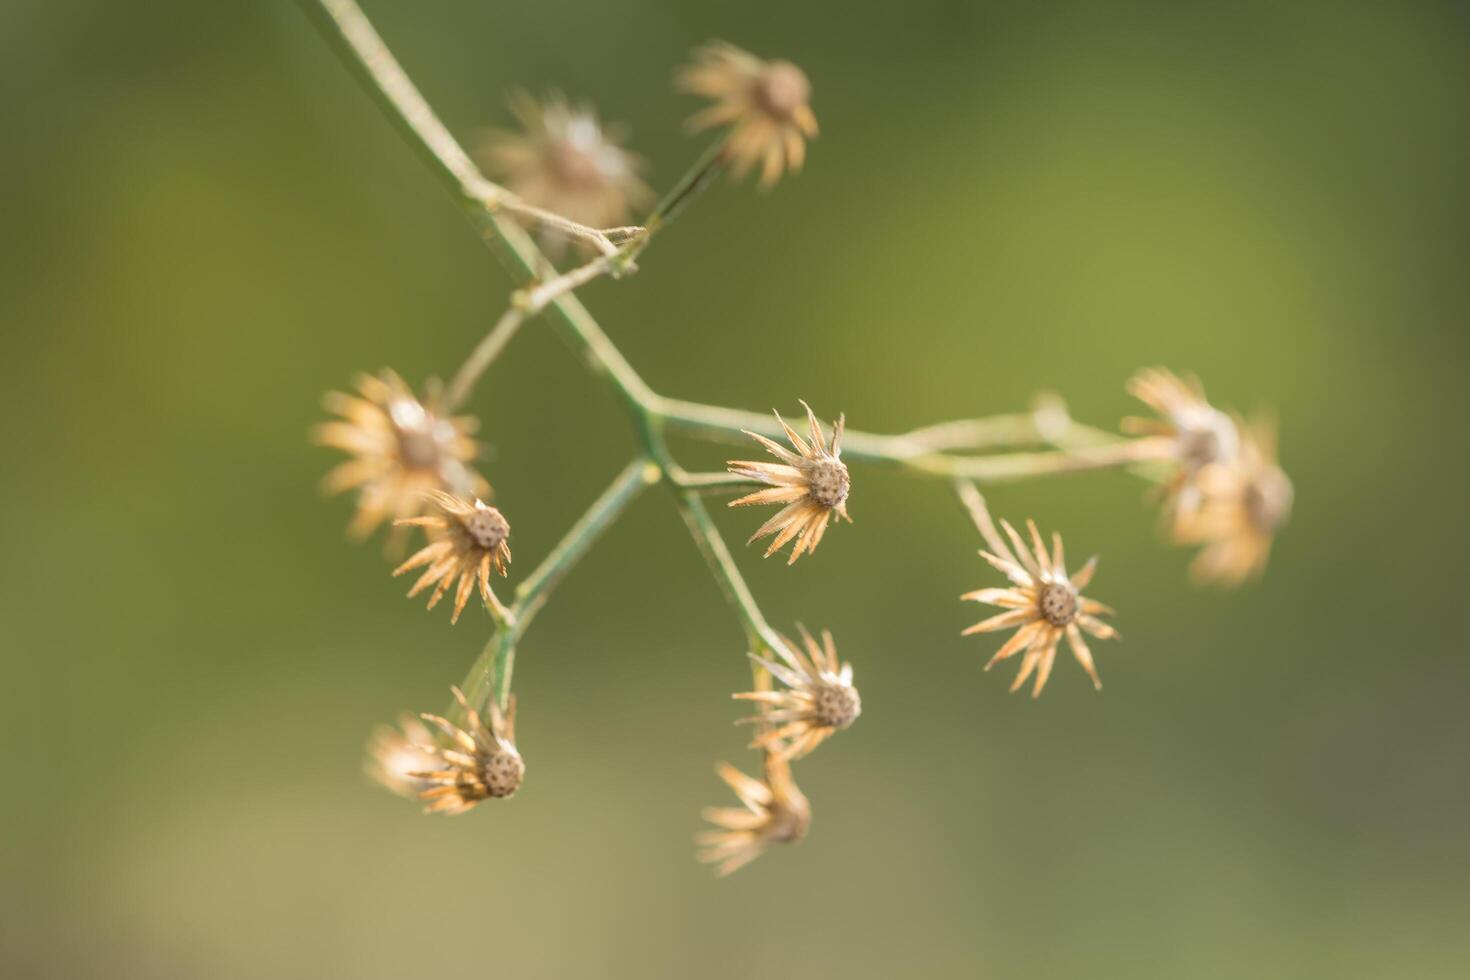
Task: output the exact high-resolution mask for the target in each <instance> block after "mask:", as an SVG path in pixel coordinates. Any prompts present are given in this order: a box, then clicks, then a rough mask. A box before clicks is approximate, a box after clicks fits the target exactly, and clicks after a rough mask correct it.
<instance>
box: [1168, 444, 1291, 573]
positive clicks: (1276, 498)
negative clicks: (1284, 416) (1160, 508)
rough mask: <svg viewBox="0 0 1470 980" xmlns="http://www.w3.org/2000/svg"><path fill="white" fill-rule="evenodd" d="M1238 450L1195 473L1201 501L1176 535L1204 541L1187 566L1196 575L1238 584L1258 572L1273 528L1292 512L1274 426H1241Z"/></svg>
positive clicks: (1192, 541) (1188, 540)
mask: <svg viewBox="0 0 1470 980" xmlns="http://www.w3.org/2000/svg"><path fill="white" fill-rule="evenodd" d="M1243 432H1244V438H1243V439H1242V440H1241V447H1240V453H1239V455H1238V456H1237V457H1236V458H1235V459H1234V460H1233V461H1232V462H1230V463H1228V464H1224V463H1222V464H1216V465H1213V466H1209V467H1206V468H1205V469H1204V470H1202V471H1201V473H1200V478H1199V482H1200V488H1201V493H1202V501H1201V504H1200V506H1199V508H1198V510H1197V511H1196V513H1195V514H1194V515H1193V516H1192V517H1191V519H1190V520H1188V521H1185V522H1183V523H1182V524H1181V526H1180V529H1179V534H1178V537H1179V540H1180V541H1182V542H1183V543H1185V544H1199V545H1203V547H1202V548H1201V549H1200V553H1199V555H1198V556H1197V557H1196V558H1195V560H1194V563H1193V564H1192V565H1191V566H1190V572H1191V573H1192V574H1193V575H1194V577H1195V579H1196V580H1197V581H1201V582H1217V583H1219V584H1222V585H1239V584H1240V583H1241V582H1243V581H1245V580H1246V579H1248V578H1251V577H1253V576H1256V575H1259V574H1260V573H1261V572H1262V571H1263V570H1264V569H1265V567H1266V561H1267V559H1268V558H1269V557H1270V555H1271V543H1272V541H1273V540H1274V539H1275V536H1276V532H1277V531H1279V530H1280V529H1281V528H1282V526H1284V525H1285V524H1286V521H1287V519H1288V518H1290V516H1291V505H1292V497H1293V495H1294V494H1293V490H1292V486H1291V480H1290V479H1289V478H1288V477H1287V475H1286V473H1284V472H1283V471H1282V469H1281V467H1280V466H1279V465H1277V462H1276V426H1275V424H1274V423H1273V422H1270V421H1267V420H1264V419H1263V420H1260V421H1258V422H1256V423H1255V424H1254V425H1252V426H1249V427H1243Z"/></svg>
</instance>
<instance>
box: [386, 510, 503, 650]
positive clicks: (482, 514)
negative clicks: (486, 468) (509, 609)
mask: <svg viewBox="0 0 1470 980" xmlns="http://www.w3.org/2000/svg"><path fill="white" fill-rule="evenodd" d="M430 499H432V500H433V502H434V504H435V506H436V507H437V508H438V510H439V513H437V514H430V515H427V516H424V517H408V518H405V519H403V520H401V521H399V522H398V523H399V524H405V525H416V526H418V527H422V528H423V529H424V533H425V534H426V535H427V536H428V538H429V543H428V544H427V545H425V546H424V547H422V548H420V549H419V550H418V551H417V552H415V553H414V554H413V556H412V557H410V558H409V559H408V561H406V562H404V563H403V564H402V565H399V566H398V567H397V568H395V569H394V570H393V574H394V575H402V574H403V573H404V572H407V571H409V570H411V569H415V568H422V567H423V566H425V565H427V566H428V568H426V569H425V570H424V572H423V574H422V575H420V576H419V578H418V581H417V582H415V583H414V584H413V588H411V589H409V590H408V594H409V596H410V597H412V596H416V595H418V594H419V593H420V592H422V591H423V590H424V589H427V588H428V587H429V586H431V585H433V586H434V591H433V593H432V594H430V596H429V605H428V608H430V609H433V608H434V606H435V605H436V604H438V602H439V600H440V599H442V598H443V597H444V594H445V593H446V592H448V591H449V587H450V585H452V584H453V583H454V582H455V581H456V580H458V582H459V588H458V589H457V590H456V592H455V595H454V612H453V614H452V615H451V616H450V617H449V621H450V622H451V623H457V622H459V614H460V613H461V612H463V611H464V607H465V603H466V602H468V601H469V598H470V593H471V592H472V591H473V590H474V587H475V585H476V584H477V583H478V585H479V587H480V598H481V599H483V600H484V601H485V605H487V606H491V607H492V608H493V607H495V606H496V605H497V604H498V600H497V599H496V598H495V595H494V593H493V592H492V591H491V589H490V570H491V569H494V570H495V571H497V572H499V573H500V574H501V575H502V576H504V575H505V568H506V566H507V565H508V564H510V544H509V538H510V522H508V521H507V520H506V519H505V516H504V515H503V514H501V513H500V511H498V510H496V509H495V508H494V507H491V506H489V505H487V504H486V503H485V502H484V501H482V500H479V499H473V500H466V499H461V498H459V497H455V496H453V495H451V494H447V493H444V492H442V491H437V490H436V491H433V492H432V493H431V494H430Z"/></svg>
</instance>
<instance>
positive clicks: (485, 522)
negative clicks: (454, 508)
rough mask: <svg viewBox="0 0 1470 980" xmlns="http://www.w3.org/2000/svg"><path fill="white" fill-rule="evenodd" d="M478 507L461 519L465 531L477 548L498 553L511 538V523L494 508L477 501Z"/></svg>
mask: <svg viewBox="0 0 1470 980" xmlns="http://www.w3.org/2000/svg"><path fill="white" fill-rule="evenodd" d="M475 504H476V507H475V509H474V511H473V512H472V513H470V514H466V515H465V516H464V517H463V518H461V521H462V523H463V524H464V529H465V531H466V532H468V534H469V536H470V537H471V538H473V539H474V542H475V545H476V547H479V548H482V549H484V550H485V551H497V550H499V548H500V546H501V545H502V544H504V543H505V539H506V538H508V537H510V522H509V521H507V520H506V519H505V517H504V515H502V514H501V513H500V511H498V510H496V509H495V508H494V507H487V506H485V505H484V504H483V503H482V502H480V501H478V500H477V501H475Z"/></svg>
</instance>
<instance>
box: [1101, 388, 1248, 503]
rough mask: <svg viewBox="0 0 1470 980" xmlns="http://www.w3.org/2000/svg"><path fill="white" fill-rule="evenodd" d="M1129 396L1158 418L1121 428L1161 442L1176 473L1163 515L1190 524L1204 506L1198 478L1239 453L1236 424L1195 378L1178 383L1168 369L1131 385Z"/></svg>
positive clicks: (1166, 489)
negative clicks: (1194, 514)
mask: <svg viewBox="0 0 1470 980" xmlns="http://www.w3.org/2000/svg"><path fill="white" fill-rule="evenodd" d="M1128 393H1129V394H1131V395H1133V397H1135V398H1137V399H1139V400H1140V401H1142V402H1143V403H1144V404H1146V405H1148V406H1149V407H1150V408H1152V409H1153V410H1154V411H1155V412H1157V413H1158V418H1151V419H1145V418H1136V417H1130V418H1125V419H1124V420H1123V428H1124V430H1125V431H1127V432H1131V433H1133V434H1135V435H1152V436H1155V437H1157V438H1158V439H1160V440H1161V443H1162V446H1163V454H1164V455H1166V456H1167V457H1168V458H1169V459H1170V460H1172V461H1173V462H1174V464H1175V466H1176V467H1177V468H1176V470H1175V472H1174V475H1173V476H1172V477H1171V478H1170V480H1169V481H1168V482H1167V483H1166V484H1165V485H1164V488H1163V489H1164V499H1165V513H1166V515H1168V517H1169V518H1170V519H1171V521H1174V522H1177V521H1181V520H1187V519H1188V518H1189V517H1190V516H1191V515H1192V514H1193V513H1194V512H1195V511H1196V510H1197V509H1198V508H1199V505H1200V501H1201V497H1202V494H1201V490H1200V486H1199V482H1198V478H1199V474H1200V472H1201V471H1202V470H1204V469H1205V468H1206V467H1208V466H1213V465H1215V464H1226V465H1228V464H1230V463H1231V462H1233V461H1234V460H1235V458H1236V456H1237V455H1238V454H1239V452H1240V434H1239V431H1238V430H1237V428H1236V425H1235V420H1234V419H1232V418H1231V417H1230V416H1229V415H1227V414H1225V413H1224V412H1222V411H1220V410H1219V409H1218V408H1215V407H1214V406H1213V405H1211V404H1210V403H1209V402H1208V401H1207V400H1206V399H1205V389H1204V386H1203V385H1201V384H1200V381H1199V378H1197V377H1195V376H1194V375H1186V376H1185V377H1184V378H1180V377H1179V376H1178V375H1176V374H1174V373H1173V372H1172V371H1169V370H1167V369H1165V368H1144V369H1143V370H1141V371H1139V372H1138V373H1137V374H1135V375H1134V376H1133V377H1132V378H1130V379H1128Z"/></svg>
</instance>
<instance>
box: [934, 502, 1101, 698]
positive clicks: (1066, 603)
mask: <svg viewBox="0 0 1470 980" xmlns="http://www.w3.org/2000/svg"><path fill="white" fill-rule="evenodd" d="M975 500H976V501H977V503H976V505H975V507H974V510H975V522H976V524H977V525H979V527H980V533H981V534H982V535H984V537H985V541H986V543H987V544H988V545H990V549H991V550H990V551H982V552H980V554H981V556H982V557H983V558H984V559H985V560H986V561H988V562H990V564H992V565H994V566H995V567H996V568H997V569H999V570H1000V572H1001V573H1002V574H1004V575H1005V577H1006V578H1008V579H1010V580H1011V583H1012V585H1013V586H1014V587H1013V588H1009V589H979V590H978V591H975V592H968V593H966V594H965V595H963V596H960V598H961V599H967V600H973V601H975V602H984V603H987V604H989V605H992V606H1000V607H1001V608H1003V609H1005V610H1007V611H1006V612H1003V613H1000V614H999V615H996V616H992V617H990V618H989V619H987V620H984V621H983V622H980V623H976V624H975V625H974V626H971V627H970V628H969V629H967V630H965V631H964V635H965V636H969V635H970V634H972V633H989V632H992V631H994V630H1002V629H1008V628H1010V627H1012V626H1017V627H1020V628H1019V629H1017V630H1016V634H1015V635H1014V636H1012V637H1011V638H1010V639H1009V640H1007V641H1006V642H1005V645H1003V646H1002V647H1001V648H1000V649H999V650H997V651H996V653H995V656H993V657H991V658H990V662H989V663H987V664H986V665H985V669H986V670H989V669H990V668H991V667H993V666H994V665H995V664H997V663H999V662H1000V661H1002V660H1005V659H1006V658H1007V657H1011V656H1014V655H1015V654H1017V653H1020V652H1021V651H1022V650H1024V651H1026V657H1025V659H1024V660H1022V661H1021V671H1020V673H1019V674H1017V675H1016V680H1015V682H1014V683H1012V684H1011V690H1012V691H1015V690H1018V689H1019V688H1020V687H1021V685H1022V684H1024V683H1026V678H1028V677H1030V676H1031V673H1032V672H1033V671H1035V673H1036V686H1035V687H1034V688H1032V691H1031V696H1032V697H1038V696H1039V695H1040V694H1041V689H1042V688H1043V687H1045V686H1046V680H1047V678H1048V677H1050V676H1051V668H1052V662H1053V661H1054V660H1055V659H1056V653H1057V644H1058V643H1060V642H1061V639H1062V637H1063V636H1066V638H1067V645H1068V646H1070V647H1071V648H1072V655H1073V656H1074V657H1076V658H1077V662H1078V663H1080V664H1081V665H1082V669H1083V670H1085V671H1087V674H1088V676H1089V677H1091V678H1092V684H1093V687H1096V688H1099V689H1100V688H1101V687H1102V681H1101V680H1099V679H1098V676H1097V667H1096V666H1095V665H1094V664H1093V662H1092V651H1091V650H1089V649H1088V647H1087V641H1086V640H1084V639H1083V638H1082V632H1083V631H1084V630H1085V631H1086V632H1088V633H1090V634H1091V635H1092V636H1095V637H1098V638H1100V639H1105V640H1106V639H1112V638H1114V637H1116V636H1117V633H1116V631H1114V629H1113V628H1112V627H1111V626H1109V625H1108V624H1106V623H1104V622H1103V621H1102V620H1100V619H1098V618H1097V617H1098V615H1100V614H1101V615H1110V614H1111V613H1112V610H1111V609H1109V608H1108V607H1107V606H1105V605H1103V604H1102V603H1100V602H1097V601H1094V600H1092V599H1088V598H1085V597H1084V596H1082V595H1081V591H1082V590H1083V589H1085V588H1087V584H1088V583H1089V582H1091V581H1092V574H1093V572H1094V571H1095V570H1096V568H1097V557H1096V556H1093V557H1092V558H1090V559H1088V561H1087V564H1085V565H1083V566H1082V569H1081V570H1080V571H1078V572H1077V574H1076V575H1068V574H1067V566H1066V558H1065V555H1064V553H1063V550H1062V536H1061V535H1060V534H1053V535H1052V552H1051V554H1048V553H1047V549H1046V545H1045V544H1043V543H1042V540H1041V532H1039V531H1038V530H1037V529H1036V522H1035V521H1029V520H1028V521H1027V522H1026V526H1027V527H1028V528H1029V529H1030V531H1031V542H1032V545H1033V549H1034V550H1028V549H1027V547H1026V544H1025V542H1023V541H1022V540H1021V536H1020V535H1019V534H1017V533H1016V529H1015V528H1013V527H1011V525H1010V524H1008V523H1007V522H1005V521H1001V522H1000V526H1001V527H1002V528H1004V529H1005V533H1006V535H1007V537H1009V538H1010V539H1011V544H1013V545H1015V553H1014V554H1012V552H1011V550H1010V548H1008V547H1007V546H1006V542H1005V540H1004V539H1003V538H1001V536H1000V535H999V534H998V533H997V532H996V529H995V524H994V523H993V522H992V521H991V519H990V512H989V511H988V510H986V509H985V502H984V500H983V499H982V498H980V497H979V496H978V495H976V497H975Z"/></svg>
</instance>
